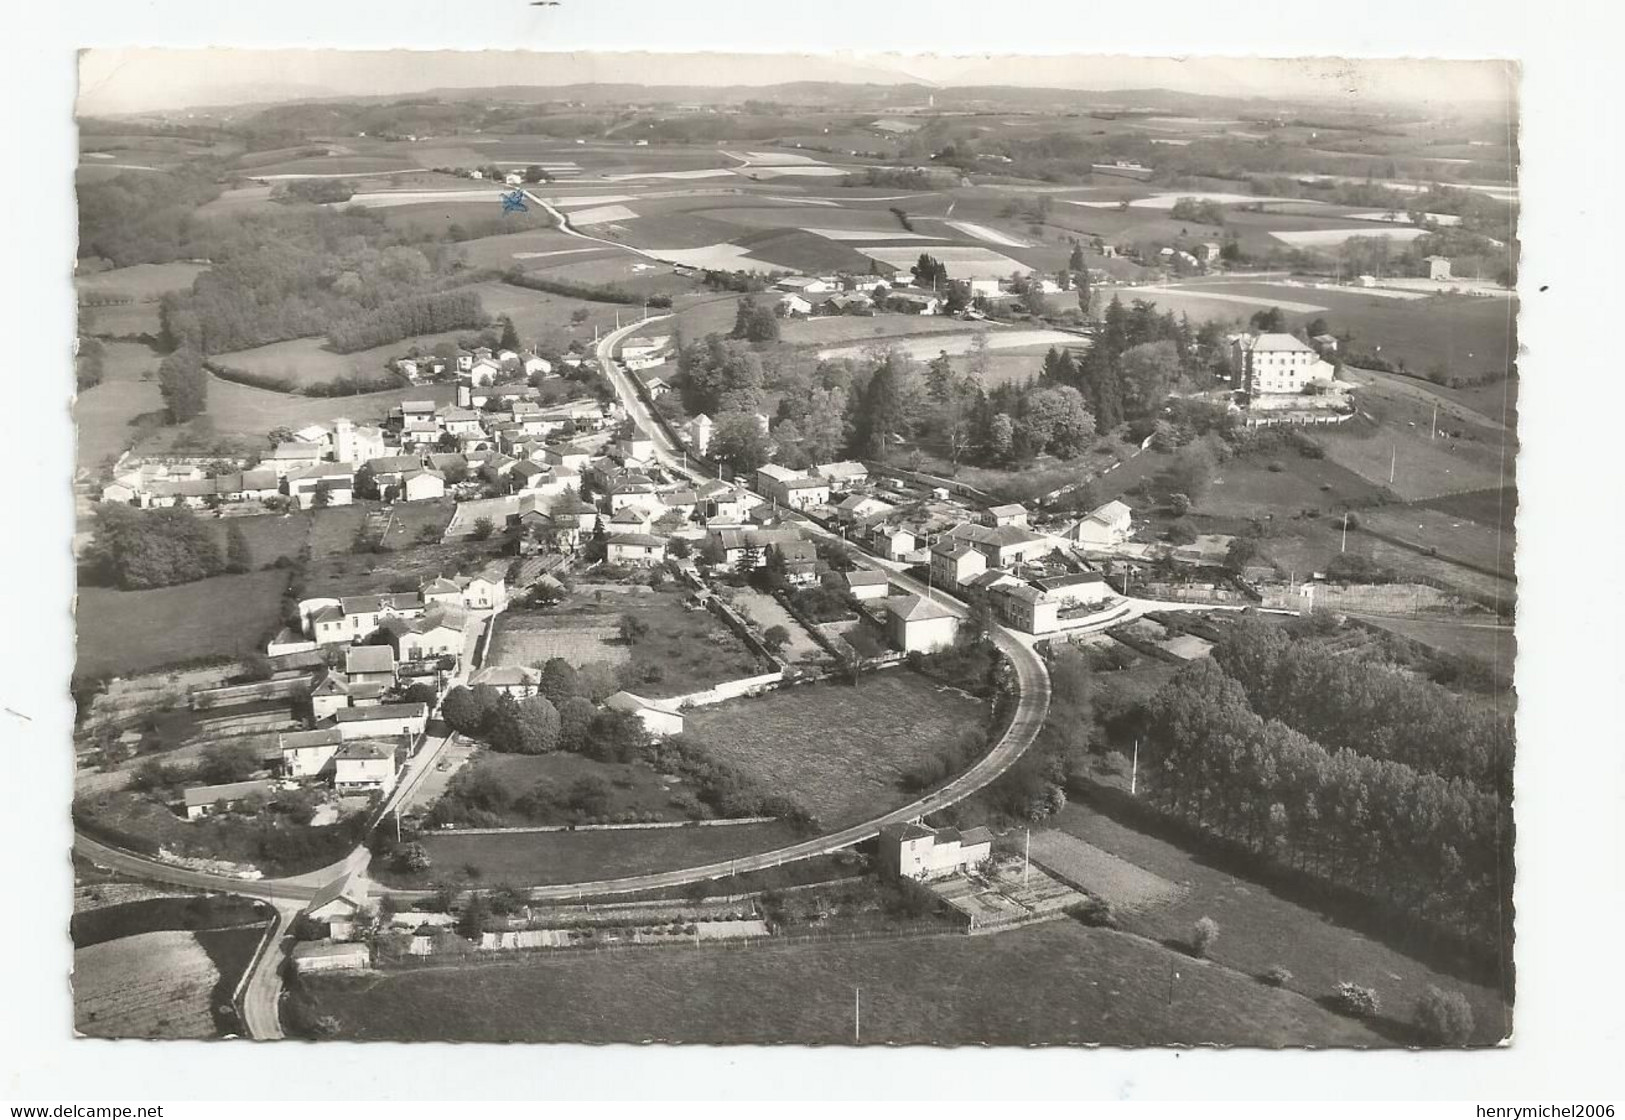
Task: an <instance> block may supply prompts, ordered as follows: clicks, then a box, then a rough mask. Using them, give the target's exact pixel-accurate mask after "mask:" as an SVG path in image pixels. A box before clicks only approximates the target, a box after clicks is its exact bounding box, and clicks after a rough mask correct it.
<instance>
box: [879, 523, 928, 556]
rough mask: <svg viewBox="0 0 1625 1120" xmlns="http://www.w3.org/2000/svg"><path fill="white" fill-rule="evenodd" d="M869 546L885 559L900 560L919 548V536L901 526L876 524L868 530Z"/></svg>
mask: <svg viewBox="0 0 1625 1120" xmlns="http://www.w3.org/2000/svg"><path fill="white" fill-rule="evenodd" d="M869 546H870V547H871V548H873V549H874V550H875V551H876V552H877V553H879V554H880V555H881V556H884V557H885V558H886V559H887V560H902V559H904V558H906V557H908V556H912V555H913V554H914V552H915V550H916V549H918V548H919V538H918V537H916V536H915V535H914V533H913V531H912V530H909V529H904V528H902V527H901V526H897V525H886V524H877V525H875V526H874V527H872V528H871V529H870V531H869Z"/></svg>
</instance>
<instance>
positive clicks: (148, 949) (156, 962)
mask: <svg viewBox="0 0 1625 1120" xmlns="http://www.w3.org/2000/svg"><path fill="white" fill-rule="evenodd" d="M220 979H221V976H220V971H219V970H218V969H217V968H216V967H215V964H214V962H213V961H212V960H211V959H210V958H209V953H208V951H207V950H205V949H204V947H203V944H202V942H201V940H200V939H199V936H198V935H197V934H195V933H191V932H188V931H185V930H156V931H153V932H151V933H138V934H134V935H132V936H130V937H121V938H119V939H118V940H116V941H106V942H102V943H101V944H98V945H92V946H89V947H88V948H84V949H77V950H75V951H74V954H73V1019H74V1029H75V1030H77V1031H78V1032H79V1033H80V1034H84V1035H90V1036H92V1037H97V1038H209V1037H212V1036H213V1035H214V1033H215V1020H214V1014H213V1003H212V999H211V996H212V993H213V992H214V989H215V986H216V985H217V984H219V982H220Z"/></svg>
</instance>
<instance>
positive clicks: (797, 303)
mask: <svg viewBox="0 0 1625 1120" xmlns="http://www.w3.org/2000/svg"><path fill="white" fill-rule="evenodd" d="M777 310H778V313H779V315H781V316H783V317H785V318H789V317H790V316H791V315H803V316H805V315H811V314H812V304H811V303H809V302H808V301H807V300H805V299H802V298H801V297H800V296H798V295H795V294H794V293H791V292H786V293H785V294H784V295H782V296H780V297H779V302H778V307H777Z"/></svg>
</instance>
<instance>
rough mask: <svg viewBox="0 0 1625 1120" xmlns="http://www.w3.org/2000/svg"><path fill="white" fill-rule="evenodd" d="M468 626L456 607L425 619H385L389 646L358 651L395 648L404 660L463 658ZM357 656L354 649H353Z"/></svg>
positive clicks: (436, 610) (434, 612) (441, 609)
mask: <svg viewBox="0 0 1625 1120" xmlns="http://www.w3.org/2000/svg"><path fill="white" fill-rule="evenodd" d="M466 625H467V623H466V621H465V619H464V617H463V612H462V611H461V610H460V609H458V608H456V607H435V608H434V609H433V610H430V611H428V612H427V613H425V614H424V616H423V617H422V618H411V619H408V618H386V619H385V620H384V621H383V623H382V629H383V630H385V631H386V632H387V633H388V634H389V643H390V644H389V645H388V646H381V647H374V646H359V647H357V648H359V649H374V648H381V649H383V650H385V651H386V652H389V651H390V649H391V647H393V650H394V653H395V655H396V656H397V657H398V658H399V659H400V660H401V661H419V660H422V659H424V658H427V657H448V656H449V657H460V656H462V652H463V630H464V627H465V626H466ZM350 652H351V653H354V652H355V650H351V651H350Z"/></svg>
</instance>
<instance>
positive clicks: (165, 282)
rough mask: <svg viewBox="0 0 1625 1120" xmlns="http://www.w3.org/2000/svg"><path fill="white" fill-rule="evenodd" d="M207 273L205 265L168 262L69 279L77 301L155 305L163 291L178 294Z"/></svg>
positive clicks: (89, 273) (138, 265) (108, 270)
mask: <svg viewBox="0 0 1625 1120" xmlns="http://www.w3.org/2000/svg"><path fill="white" fill-rule="evenodd" d="M207 271H208V266H207V265H201V264H186V263H184V262H181V261H172V262H170V263H168V264H136V265H131V266H130V267H128V268H111V269H107V270H106V271H104V272H82V273H79V274H77V275H76V276H75V277H74V280H73V286H74V288H75V290H77V291H78V293H79V296H80V298H81V299H86V300H90V301H92V302H94V301H95V300H97V299H107V298H110V297H120V298H128V299H131V300H134V301H136V302H138V303H156V302H157V301H158V298H159V297H160V296H162V295H163V294H164V293H165V292H175V291H181V290H183V289H186V288H190V287H191V286H192V281H194V280H196V279H197V278H198V277H199V276H200V275H202V274H203V273H205V272H207Z"/></svg>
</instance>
